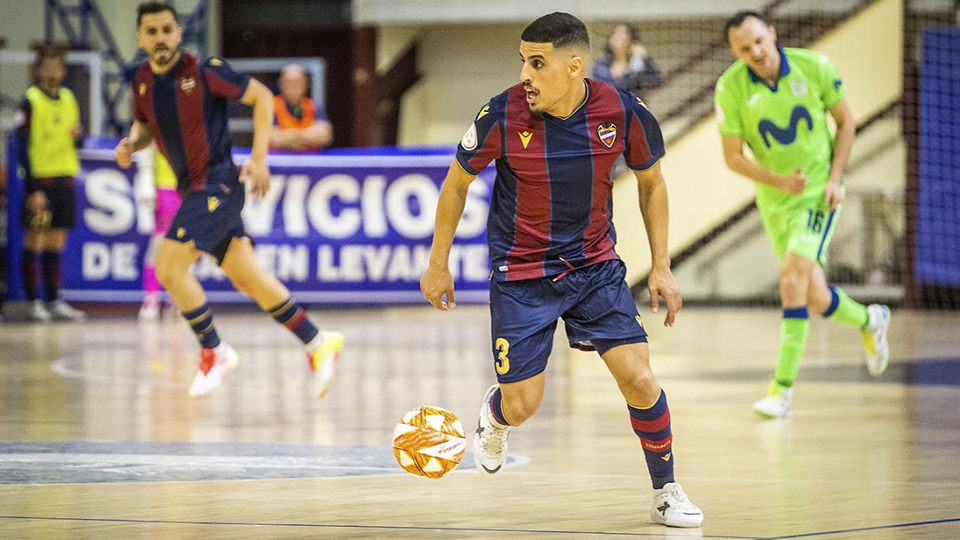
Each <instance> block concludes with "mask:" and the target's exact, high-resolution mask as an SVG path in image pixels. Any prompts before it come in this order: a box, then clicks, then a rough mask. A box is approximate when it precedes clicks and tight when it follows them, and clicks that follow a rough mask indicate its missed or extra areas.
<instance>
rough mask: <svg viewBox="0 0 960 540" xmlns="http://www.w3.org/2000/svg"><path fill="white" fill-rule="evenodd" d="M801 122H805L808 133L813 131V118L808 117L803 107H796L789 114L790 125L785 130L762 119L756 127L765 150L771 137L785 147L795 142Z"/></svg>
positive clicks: (808, 114) (772, 122)
mask: <svg viewBox="0 0 960 540" xmlns="http://www.w3.org/2000/svg"><path fill="white" fill-rule="evenodd" d="M801 120H803V121H805V122H806V124H807V130H808V131H813V118H812V117H811V116H810V111H808V110H807V108H806V107H804V106H803V105H797V106H796V107H794V108H793V110H792V111H791V112H790V125H788V126H787V127H786V128H781V127H780V126H778V125H777V124H776V123H774V121H773V120H771V119H769V118H763V119H761V120H760V123H759V124H758V125H757V131H759V132H760V136H761V137H763V143H764V144H766V145H767V148H770V136H771V135H772V136H773V138H774V139H776V141H777V142H778V143H780V144H782V145H784V146H787V145H790V144H793V141H795V140H797V129H799V128H800V121H801Z"/></svg>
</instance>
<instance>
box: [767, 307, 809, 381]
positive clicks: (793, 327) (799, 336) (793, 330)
mask: <svg viewBox="0 0 960 540" xmlns="http://www.w3.org/2000/svg"><path fill="white" fill-rule="evenodd" d="M809 331H810V315H809V313H808V312H807V306H801V307H797V308H784V310H783V323H782V324H781V325H780V358H779V359H777V370H776V371H775V372H774V374H773V378H774V380H776V381H777V384H779V385H780V386H786V387H788V388H789V387H791V386H793V381H794V380H795V379H796V378H797V372H798V371H800V359H801V358H802V357H803V350H804V349H805V348H806V346H807V334H808V333H809Z"/></svg>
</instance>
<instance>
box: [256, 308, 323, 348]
mask: <svg viewBox="0 0 960 540" xmlns="http://www.w3.org/2000/svg"><path fill="white" fill-rule="evenodd" d="M268 311H269V313H270V316H271V317H273V320H275V321H277V322H278V323H280V324H282V325H283V326H285V327H286V328H287V330H289V331H291V332H293V333H294V334H296V335H297V337H298V338H300V341H302V342H303V344H304V345H306V344H307V343H310V341H311V340H312V339H313V338H315V337H317V334H319V333H320V331H319V330H317V327H316V326H314V325H313V323H312V322H310V319H308V318H307V312H306V310H304V309H303V307H302V306H301V305H300V304H298V303H296V302H294V301H293V298H287V299H286V300H284V301H283V302H280V303H279V304H278V305H276V306H274V307H272V308H270V309H269V310H268Z"/></svg>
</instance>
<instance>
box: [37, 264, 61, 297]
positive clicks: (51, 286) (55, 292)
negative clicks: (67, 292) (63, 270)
mask: <svg viewBox="0 0 960 540" xmlns="http://www.w3.org/2000/svg"><path fill="white" fill-rule="evenodd" d="M40 268H41V271H42V272H43V291H44V296H45V297H46V299H47V302H53V301H54V300H56V299H57V296H59V295H60V253H58V252H56V251H44V252H43V253H41V254H40Z"/></svg>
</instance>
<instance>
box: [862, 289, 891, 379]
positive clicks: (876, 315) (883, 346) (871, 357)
mask: <svg viewBox="0 0 960 540" xmlns="http://www.w3.org/2000/svg"><path fill="white" fill-rule="evenodd" d="M867 313H869V314H870V319H869V322H867V325H866V326H864V327H863V328H861V329H860V337H861V338H862V339H863V350H864V352H866V353H867V356H866V360H867V370H868V371H869V372H870V374H871V375H873V376H874V377H877V376H879V375H880V374H882V373H883V372H884V371H886V370H887V364H888V363H890V344H888V343H887V329H888V328H890V308H888V307H887V306H882V305H880V304H870V305H869V306H867Z"/></svg>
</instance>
